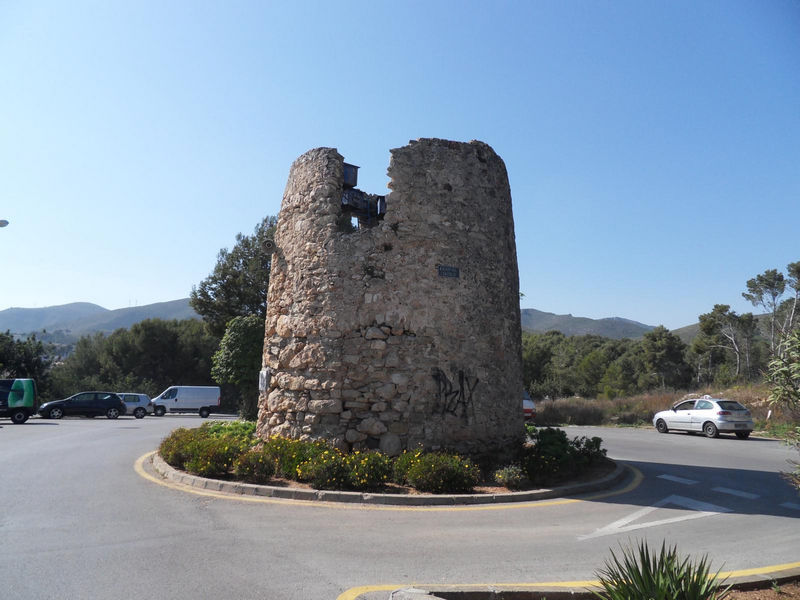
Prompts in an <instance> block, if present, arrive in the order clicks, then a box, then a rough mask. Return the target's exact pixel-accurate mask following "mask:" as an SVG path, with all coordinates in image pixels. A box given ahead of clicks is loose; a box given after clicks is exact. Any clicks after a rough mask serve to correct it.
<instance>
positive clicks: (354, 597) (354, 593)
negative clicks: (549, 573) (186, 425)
mask: <svg viewBox="0 0 800 600" xmlns="http://www.w3.org/2000/svg"><path fill="white" fill-rule="evenodd" d="M719 576H720V580H721V581H722V583H721V585H720V588H721V589H725V588H726V587H727V586H730V588H731V590H735V591H746V590H758V589H766V588H768V587H770V586H771V585H772V584H778V585H781V584H784V583H789V582H793V581H798V580H800V562H795V563H786V564H782V565H771V566H767V567H759V568H755V569H741V570H738V571H725V572H721V573H720V574H719ZM601 591H602V587H600V582H599V581H596V580H594V581H565V582H548V583H485V584H463V585H459V584H452V585H447V584H431V585H425V584H419V583H417V584H414V585H413V586H411V585H392V584H382V585H374V586H362V587H357V588H350V589H349V590H345V591H344V592H343V593H342V594H340V595H339V596H338V597H337V600H384V599H388V598H391V599H393V600H444V598H447V599H448V600H496V599H497V598H503V599H507V600H539V599H540V598H543V597H546V598H547V599H548V600H589V599H591V598H597V596H596V595H595V594H594V593H593V592H601ZM438 594H443V596H439V595H438Z"/></svg>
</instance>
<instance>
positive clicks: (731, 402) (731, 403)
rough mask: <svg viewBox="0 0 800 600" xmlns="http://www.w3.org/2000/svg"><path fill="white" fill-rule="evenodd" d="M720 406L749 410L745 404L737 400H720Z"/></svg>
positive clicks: (725, 408)
mask: <svg viewBox="0 0 800 600" xmlns="http://www.w3.org/2000/svg"><path fill="white" fill-rule="evenodd" d="M719 407H720V408H721V409H722V410H747V409H746V408H745V407H744V406H742V405H741V404H739V403H738V402H736V401H735V400H720V401H719Z"/></svg>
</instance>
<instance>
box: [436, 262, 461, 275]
mask: <svg viewBox="0 0 800 600" xmlns="http://www.w3.org/2000/svg"><path fill="white" fill-rule="evenodd" d="M436 268H437V269H438V270H439V277H459V272H458V267H448V266H447V265H437V266H436Z"/></svg>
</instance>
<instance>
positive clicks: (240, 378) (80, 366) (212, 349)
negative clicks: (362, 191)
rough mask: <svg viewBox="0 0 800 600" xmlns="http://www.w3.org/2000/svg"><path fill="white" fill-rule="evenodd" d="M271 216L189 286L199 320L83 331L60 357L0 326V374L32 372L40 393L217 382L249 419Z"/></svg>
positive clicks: (253, 408) (52, 348) (155, 389)
mask: <svg viewBox="0 0 800 600" xmlns="http://www.w3.org/2000/svg"><path fill="white" fill-rule="evenodd" d="M275 224H276V218H275V217H273V216H269V217H266V218H265V219H263V220H262V222H261V223H259V224H258V225H257V226H256V228H255V230H254V232H253V234H252V235H249V236H248V235H242V234H241V233H240V234H238V235H237V236H236V243H235V245H234V247H233V248H232V249H231V250H227V249H222V250H220V252H219V254H218V255H217V263H216V265H215V267H214V269H213V271H212V272H211V274H210V275H209V276H208V277H207V278H205V279H204V280H203V281H201V282H200V283H199V284H198V286H196V287H193V288H192V292H191V295H190V304H191V305H192V308H194V310H195V311H196V312H197V313H198V314H199V315H200V316H201V318H202V320H201V321H198V320H196V319H186V320H180V321H178V320H173V321H165V320H161V319H148V320H145V321H142V322H140V323H136V324H135V325H133V326H132V327H130V328H129V329H118V330H116V331H114V332H113V333H111V334H108V335H106V334H103V333H96V334H94V335H87V336H83V337H82V338H81V339H80V340H78V342H77V343H76V344H75V348H74V350H73V351H72V352H71V353H70V354H69V355H68V356H66V357H63V358H62V357H61V356H60V351H59V348H60V347H59V346H57V345H56V344H48V343H45V342H42V341H41V340H40V339H37V337H36V336H35V335H34V336H30V337H28V338H27V339H16V338H15V336H13V335H12V334H11V333H10V332H6V333H0V377H2V378H11V377H19V378H32V379H35V380H36V382H37V387H38V389H39V394H40V396H41V397H42V399H43V400H47V399H52V398H64V397H67V396H70V395H72V394H75V393H77V392H80V391H85V390H106V391H115V392H140V393H146V394H148V395H149V396H151V397H153V396H155V395H157V394H159V393H160V392H162V391H163V390H164V389H166V388H167V387H169V386H170V385H213V384H215V383H217V384H219V385H221V386H223V390H222V391H223V402H224V403H227V404H228V405H229V406H233V407H236V408H238V409H239V412H240V414H242V416H244V417H246V418H250V419H252V418H255V417H256V414H257V399H258V372H259V370H260V369H261V352H262V347H263V338H264V319H265V318H266V306H267V288H268V286H269V272H270V261H271V257H272V255H271V254H270V253H269V252H267V251H266V250H265V248H264V242H265V240H267V239H271V238H272V236H273V235H274V230H275Z"/></svg>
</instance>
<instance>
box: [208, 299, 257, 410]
mask: <svg viewBox="0 0 800 600" xmlns="http://www.w3.org/2000/svg"><path fill="white" fill-rule="evenodd" d="M263 349H264V319H263V318H262V317H261V316H260V315H248V316H246V317H234V318H233V319H231V320H230V321H229V322H228V328H227V329H226V330H225V335H224V336H222V341H221V342H220V344H219V350H217V351H216V352H215V353H214V357H213V366H212V368H211V375H212V377H213V378H214V381H216V382H217V383H219V384H220V385H222V384H226V383H230V384H233V385H235V386H236V388H237V390H238V391H239V398H240V406H239V413H240V415H241V416H242V418H243V419H247V420H255V419H256V418H258V376H259V371H260V370H261V358H262V352H263Z"/></svg>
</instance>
